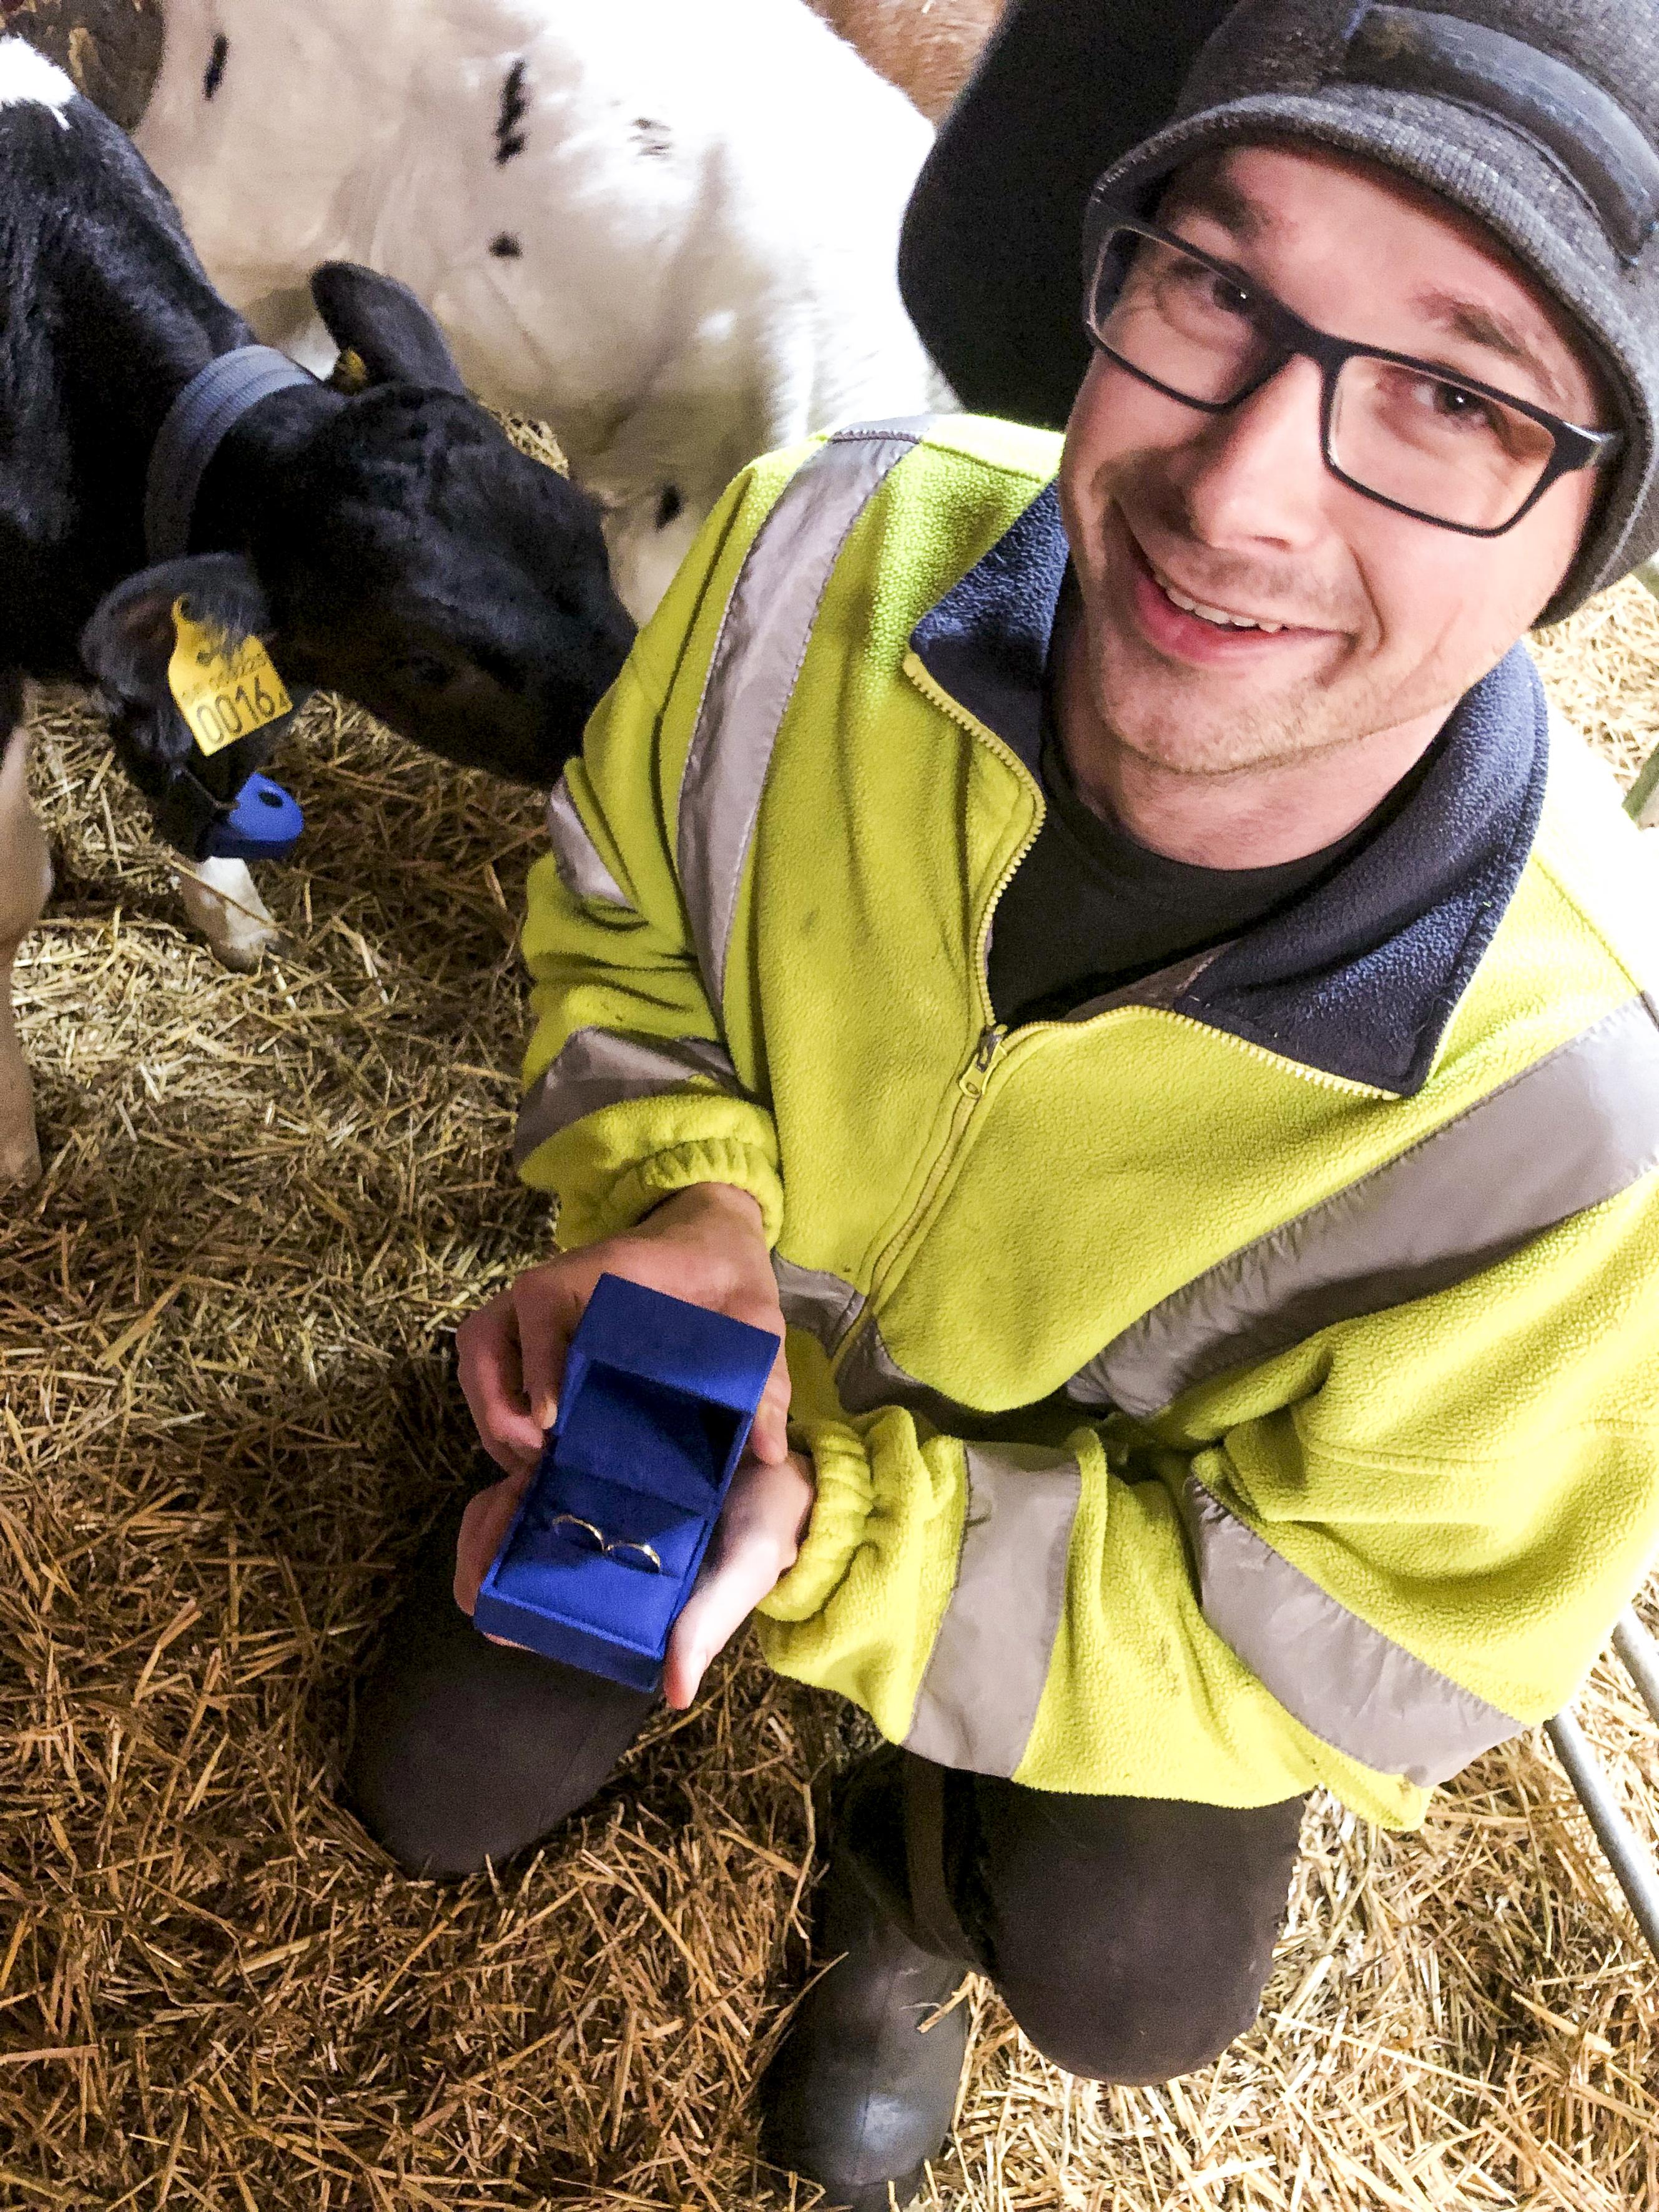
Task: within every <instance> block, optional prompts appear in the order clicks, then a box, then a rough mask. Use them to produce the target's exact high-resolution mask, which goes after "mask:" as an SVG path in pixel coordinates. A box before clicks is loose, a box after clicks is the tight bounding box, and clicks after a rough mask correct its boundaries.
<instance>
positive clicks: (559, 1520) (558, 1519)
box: [547, 1513, 611, 1552]
mask: <svg viewBox="0 0 1659 2212" xmlns="http://www.w3.org/2000/svg"><path fill="white" fill-rule="evenodd" d="M547 1526H548V1529H549V1531H550V1532H551V1531H552V1530H553V1529H555V1528H566V1527H568V1528H580V1530H581V1531H582V1533H583V1534H585V1535H588V1536H591V1537H592V1539H593V1548H594V1550H595V1551H598V1552H606V1551H609V1550H610V1548H611V1547H610V1545H609V1544H608V1543H607V1541H605V1531H604V1529H603V1528H595V1527H594V1526H593V1523H592V1522H591V1521H584V1520H583V1519H582V1516H581V1515H580V1513H556V1514H555V1515H554V1516H553V1518H552V1519H551V1520H550V1522H548V1524H547Z"/></svg>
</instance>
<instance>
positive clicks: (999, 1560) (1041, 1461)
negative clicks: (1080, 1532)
mask: <svg viewBox="0 0 1659 2212" xmlns="http://www.w3.org/2000/svg"><path fill="white" fill-rule="evenodd" d="M963 1451H964V1454H965V1455H966V1458H967V1462H968V1511H967V1525H966V1527H965V1528H964V1529H963V1537H962V1556H961V1559H960V1561H959V1563H958V1565H957V1582H956V1588H955V1589H953V1590H952V1591H951V1601H950V1603H949V1605H948V1606H946V1607H945V1619H944V1620H943V1621H942V1622H941V1623H940V1625H939V1635H938V1637H937V1638H936V1639H935V1641H934V1644H933V1654H932V1656H931V1657H930V1658H929V1660H928V1662H927V1672H926V1674H924V1675H923V1676H922V1678H921V1689H920V1690H919V1691H918V1692H917V1693H916V1706H915V1714H914V1716H913V1717H912V1719H911V1723H910V1732H909V1734H908V1735H907V1736H906V1737H905V1739H904V1741H905V1747H906V1749H907V1750H909V1751H914V1752H915V1753H917V1754H918V1756H919V1757H921V1758H922V1759H933V1760H934V1761H935V1762H936V1763H937V1764H938V1765H940V1766H957V1767H965V1768H967V1769H968V1770H969V1771H970V1772H972V1773H975V1774H1000V1775H1005V1776H1006V1775H1010V1774H1012V1772H1013V1771H1014V1770H1015V1768H1016V1767H1017V1766H1018V1765H1019V1763H1020V1761H1021V1759H1024V1756H1025V1747H1026V1745H1027V1744H1028V1743H1029V1742H1030V1737H1031V1730H1032V1729H1033V1727H1034V1726H1035V1725H1036V1716H1037V1707H1038V1705H1040V1704H1041V1702H1042V1689H1043V1685H1044V1683H1045V1682H1047V1680H1048V1665H1049V1662H1050V1659H1051V1658H1052V1656H1053V1654H1054V1638H1055V1636H1056V1635H1057V1634H1058V1632H1059V1630H1060V1614H1061V1613H1062V1611H1063V1610H1064V1608H1065V1604H1066V1559H1067V1556H1068V1554H1069V1552H1070V1549H1071V1542H1072V1524H1073V1522H1074V1521H1075V1520H1076V1518H1077V1509H1078V1500H1079V1497H1080V1496H1081V1495H1082V1490H1083V1477H1082V1474H1081V1472H1080V1470H1079V1467H1078V1463H1077V1462H1076V1461H1075V1460H1074V1459H1068V1458H1067V1457H1066V1455H1065V1453H1063V1452H1053V1451H1041V1450H1038V1449H1036V1447H1035V1446H1032V1445H1023V1444H1014V1445H999V1446H995V1447H992V1446H988V1445H983V1444H967V1445H964V1446H963Z"/></svg>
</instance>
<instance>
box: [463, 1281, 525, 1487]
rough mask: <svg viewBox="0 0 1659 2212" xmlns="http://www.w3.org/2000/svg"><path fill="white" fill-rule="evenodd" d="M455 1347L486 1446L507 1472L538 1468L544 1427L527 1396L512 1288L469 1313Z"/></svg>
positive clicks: (468, 1400) (465, 1390) (469, 1403)
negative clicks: (537, 1462) (535, 1466)
mask: <svg viewBox="0 0 1659 2212" xmlns="http://www.w3.org/2000/svg"><path fill="white" fill-rule="evenodd" d="M455 1351H456V1358H457V1364H458V1365H459V1370H460V1378H461V1389H462V1391H463V1393H464V1394H465V1398H466V1403H467V1410H468V1412H469V1413H471V1416H472V1421H473V1425H474V1426H475V1427H476V1428H477V1431H478V1438H479V1441H480V1443H482V1444H483V1448H484V1449H485V1450H486V1451H487V1452H488V1453H489V1456H490V1457H491V1459H493V1460H494V1461H495V1464H496V1466H497V1467H499V1468H501V1469H503V1471H504V1472H505V1473H507V1474H520V1473H521V1472H523V1471H524V1470H525V1468H526V1467H533V1466H534V1465H535V1463H536V1461H537V1459H538V1457H539V1456H540V1454H541V1449H542V1430H541V1425H540V1423H539V1422H538V1420H537V1419H536V1417H535V1415H534V1414H533V1413H532V1411H531V1409H530V1404H529V1401H528V1400H527V1398H526V1395H525V1388H524V1373H523V1363H522V1358H521V1354H520V1345H519V1324H518V1316H517V1313H516V1310H515V1309H514V1305H513V1293H512V1291H502V1292H501V1295H500V1296H499V1297H494V1298H491V1300H490V1301H489V1304H488V1305H487V1306H481V1307H480V1308H479V1310H478V1311H477V1313H475V1314H469V1315H468V1316H467V1317H466V1319H465V1321H464V1322H462V1323H461V1325H460V1327H459V1328H458V1329H457V1330H456V1332H455Z"/></svg>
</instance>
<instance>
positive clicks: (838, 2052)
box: [760, 1753, 968, 2212]
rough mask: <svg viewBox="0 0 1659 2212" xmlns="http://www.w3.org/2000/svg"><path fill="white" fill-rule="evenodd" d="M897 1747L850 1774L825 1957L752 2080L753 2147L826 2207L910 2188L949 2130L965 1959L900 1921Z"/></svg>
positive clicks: (880, 2209)
mask: <svg viewBox="0 0 1659 2212" xmlns="http://www.w3.org/2000/svg"><path fill="white" fill-rule="evenodd" d="M903 1864H904V1832H903V1814H902V1808H901V1791H900V1784H899V1763H898V1759H897V1757H896V1755H895V1754H892V1753H877V1755H876V1756H875V1758H873V1759H869V1760H866V1763H865V1764H864V1765H863V1766H861V1767H860V1768H859V1769H858V1770H857V1771H856V1772H855V1773H854V1776H853V1777H852V1778H851V1782H850V1785H849V1787H848V1792H847V1796H846V1797H845V1799H844V1801H843V1802H842V1808H841V1811H840V1814H839V1817H838V1819H837V1820H836V1832H835V1842H834V1844H833V1846H832V1849H831V1851H830V1858H829V1875H827V1877H826V1879H825V1881H824V1886H823V1892H822V1905H821V1914H822V1917H821V1920H820V1924H819V1932H818V1936H817V1942H816V1943H815V1945H814V1950H815V1953H816V1954H817V1957H818V1958H820V1959H824V1958H828V1959H834V1960H836V1964H835V1965H833V1966H830V1967H829V1970H828V1971H827V1972H824V1973H823V1974H822V1975H821V1976H820V1977H819V1978H818V1980H817V1982H816V1983H814V1984H813V1985H812V1987H811V1989H810V1990H808V1991H807V1994H806V1996H805V1997H804V1998H803V1999H802V2001H801V2004H800V2007H799V2010H798V2011H797V2012H796V2014H795V2016H794V2019H793V2021H791V2023H790V2026H789V2031H788V2033H787V2035H786V2036H785V2038H784V2040H783V2042H782V2043H781V2045H779V2047H778V2051H777V2055H776V2057H775V2058H774V2059H773V2061H772V2063H771V2064H770V2066H769V2067H768V2069H767V2070H766V2074H765V2075H764V2077H763V2081H762V2082H761V2087H760V2103H761V2112H762V2120H761V2154H762V2156H763V2157H764V2158H765V2159H767V2160H769V2162H770V2163H771V2164H772V2165H774V2166H782V2167H784V2168H786V2169H787V2171H789V2172H793V2173H797V2174H799V2176H800V2177H801V2178H802V2179H804V2180H808V2181H815V2182H817V2184H818V2185H819V2187H820V2188H822V2189H823V2190H824V2191H826V2192H827V2194H826V2197H825V2201H824V2204H823V2212H830V2208H831V2207H834V2208H836V2212H893V2208H895V2207H897V2208H902V2207H903V2206H905V2205H908V2204H909V2203H911V2202H912V2201H913V2200H914V2198H915V2195H916V2193H917V2191H919V2190H920V2189H921V2184H922V2179H923V2171H922V2170H923V2166H924V2165H925V2164H926V2162H927V2160H929V2159H932V2158H936V2157H937V2156H938V2154H939V2152H940V2150H941V2149H942V2148H944V2145H945V2138H946V2136H948V2135H949V2134H950V2132H951V2119H952V2118H953V2117H954V2114H955V2112H956V2100H957V2088H958V2087H959V2085H960V2083H961V2080H962V2068H963V2059H964V2057H966V2054H967V2049H968V2011H967V2008H966V2007H965V2006H964V2005H958V2006H957V2007H956V2008H955V2009H954V2010H952V2011H951V2012H945V2011H943V2010H942V2008H943V2007H945V2005H948V2004H949V2003H950V2001H951V1998H952V1997H953V1996H955V1994H956V1992H957V1988H958V1987H959V1986H960V1984H961V1982H962V1979H963V1974H964V1973H965V1972H967V1966H966V1963H965V1962H963V1961H959V1960H954V1959H945V1958H941V1957H939V1956H938V1955H937V1954H935V1953H933V1952H932V1951H927V1950H924V1949H922V1948H921V1947H920V1946H919V1945H918V1944H917V1943H915V1942H914V1941H913V1940H912V1939H911V1936H910V1935H909V1934H908V1932H907V1930H906V1928H905V1926H904V1925H903V1924H902V1920H903V1917H904V1915H905V1893H904V1889H903V1881H904V1877H903V1872H902V1869H903Z"/></svg>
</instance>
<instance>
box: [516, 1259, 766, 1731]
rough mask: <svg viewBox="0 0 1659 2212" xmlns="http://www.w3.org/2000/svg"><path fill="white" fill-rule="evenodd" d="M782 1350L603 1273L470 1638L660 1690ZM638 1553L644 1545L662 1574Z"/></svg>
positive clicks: (724, 1320)
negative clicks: (683, 1611)
mask: <svg viewBox="0 0 1659 2212" xmlns="http://www.w3.org/2000/svg"><path fill="white" fill-rule="evenodd" d="M778 1345H779V1340H778V1338H776V1337H775V1336H773V1335H771V1334H769V1333H768V1332H767V1331H766V1330H765V1329H760V1328H750V1326H749V1325H748V1323H747V1322H740V1321H732V1320H730V1319H729V1318H728V1317H727V1316H726V1315H725V1314H716V1313H710V1312H709V1311H708V1309H707V1308H706V1307H703V1306H696V1305H690V1304H687V1303H686V1301H685V1300H684V1298H671V1297H666V1296H665V1294H664V1293H663V1292H662V1291H648V1290H646V1289H644V1288H642V1287H641V1285H639V1284H638V1283H629V1282H625V1281H624V1280H623V1278H622V1277H621V1276H620V1275H601V1276H600V1278H599V1282H598V1283H597V1285H595V1286H594V1291H593V1295H592V1297H591V1298H590V1299H589V1300H588V1303H587V1310H586V1312H585V1313H584V1314H583V1316H582V1317H581V1320H580V1323H579V1324H578V1326H577V1328H576V1333H575V1334H574V1336H573V1337H572V1338H571V1340H570V1349H569V1352H568V1354H567V1356H566V1359H565V1370H564V1387H563V1389H562V1391H561V1392H560V1395H559V1412H558V1418H557V1419H556V1422H555V1423H554V1425H553V1431H552V1434H551V1436H550V1437H549V1439H548V1443H547V1447H546V1449H545V1450H544V1452H543V1454H542V1457H541V1462H540V1464H539V1465H538V1468H537V1469H536V1472H535V1474H534V1475H533V1476H532V1480H531V1483H530V1486H529V1488H528V1490H526V1492H525V1496H524V1500H523V1503H522V1504H520V1507H519V1510H518V1513H517V1515H516V1516H515V1518H514V1520H513V1525H512V1527H511V1528H509V1529H508V1530H507V1535H506V1538H505V1541H503V1543H502V1545H501V1550H500V1551H499V1552H498V1553H496V1554H495V1559H494V1560H493V1561H492V1562H491V1564H490V1568H489V1573H488V1574H487V1575H486V1576H485V1577H484V1579H483V1587H482V1589H480V1590H479V1592H478V1600H477V1607H476V1608H475V1610H474V1612H473V1615H472V1625H473V1626H474V1627H475V1628H477V1629H479V1630H480V1631H482V1632H483V1633H484V1634H485V1635H489V1636H501V1637H506V1638H508V1639H509V1640H510V1641H512V1642H513V1643H514V1644H528V1645H529V1647H530V1649H531V1650H532V1651H539V1652H541V1653H542V1654H543V1655H544V1656H545V1657H547V1658H549V1659H562V1660H564V1661H566V1662H568V1664H569V1665H571V1666H573V1667H580V1668H585V1669H586V1671H587V1672H588V1673H589V1674H604V1675H607V1676H609V1678H610V1679H611V1680H612V1681H613V1682H623V1683H626V1684H628V1685H629V1686H630V1687H631V1688H634V1689H636V1690H654V1689H655V1688H657V1686H658V1685H659V1683H660V1681H661V1680H662V1667H663V1657H664V1654H665V1650H666V1648H667V1644H668V1632H669V1630H670V1629H671V1627H672V1626H673V1625H674V1621H675V1620H676V1618H677V1617H678V1613H679V1611H680V1608H681V1607H682V1606H683V1605H684V1603H685V1601H686V1599H687V1598H688V1597H689V1596H690V1594H691V1586H692V1584H693V1583H695V1581H696V1577H697V1570H698V1568H699V1567H700V1566H701V1565H702V1558H703V1553H705V1552H706V1551H707V1550H708V1539H709V1537H710V1535H711V1534H713V1531H714V1522H715V1521H716V1519H717V1518H718V1517H719V1515H720V1507H721V1506H722V1505H723V1504H725V1502H726V1491H727V1489H728V1487H729V1486H730V1484H731V1480H732V1474H734V1473H735V1471H736V1469H737V1466H738V1462H739V1460H741V1458H742V1457H743V1451H744V1445H745V1444H746V1443H748V1441H749V1430H750V1424H751V1423H752V1421H753V1420H754V1418H755V1409H756V1407H757V1406H758V1405H759V1404H760V1401H761V1394H762V1392H763V1390H764V1389H765V1388H766V1383H767V1377H768V1376H769V1375H770V1374H771V1372H772V1367H773V1363H774V1362H775V1359H776V1358H777V1354H778ZM561 1515H568V1516H573V1519H572V1520H571V1521H565V1522H560V1520H559V1516H561ZM573 1522H587V1523H589V1524H590V1527H591V1528H592V1530H594V1531H597V1532H598V1534H599V1537H600V1538H601V1539H603V1540H604V1541H605V1542H606V1543H608V1544H609V1546H610V1547H611V1549H609V1550H606V1551H601V1550H600V1549H599V1546H598V1544H597V1543H596V1542H595V1540H594V1536H593V1535H592V1534H590V1533H588V1531H587V1530H586V1529H584V1528H581V1527H580V1526H576V1525H573ZM629 1546H635V1547H638V1546H649V1547H650V1551H651V1553H655V1555H656V1557H657V1558H658V1559H659V1560H660V1561H661V1571H660V1572H659V1571H657V1570H655V1569H654V1568H653V1566H652V1565H650V1559H649V1554H648V1553H643V1552H641V1551H639V1550H634V1551H632V1552H630V1551H629V1549H628V1547H629Z"/></svg>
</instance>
